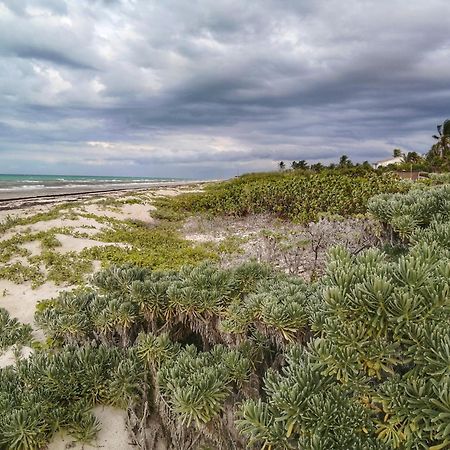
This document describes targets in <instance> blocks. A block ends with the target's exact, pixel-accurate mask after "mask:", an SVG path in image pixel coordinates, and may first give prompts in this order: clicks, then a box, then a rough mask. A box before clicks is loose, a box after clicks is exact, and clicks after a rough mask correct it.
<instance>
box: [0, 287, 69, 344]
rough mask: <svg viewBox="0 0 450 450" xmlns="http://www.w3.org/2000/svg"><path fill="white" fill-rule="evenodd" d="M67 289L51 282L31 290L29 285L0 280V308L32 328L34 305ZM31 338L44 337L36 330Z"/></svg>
mask: <svg viewBox="0 0 450 450" xmlns="http://www.w3.org/2000/svg"><path fill="white" fill-rule="evenodd" d="M67 289H69V288H64V287H61V286H56V285H55V284H54V283H51V282H47V283H45V284H43V285H42V286H39V287H38V288H36V289H32V288H31V284H30V283H23V284H15V283H12V282H11V281H8V280H0V306H1V307H2V308H5V309H6V310H7V311H8V312H9V314H10V316H11V317H15V318H16V319H18V320H19V321H20V322H22V323H28V324H30V325H32V326H34V312H35V310H36V304H37V303H38V302H39V301H40V300H45V299H49V298H53V297H57V296H58V294H59V293H60V292H61V291H64V290H67ZM3 293H5V294H6V295H3ZM33 336H34V337H35V338H36V339H43V337H44V336H43V333H42V331H40V330H38V329H36V328H35V330H34V332H33Z"/></svg>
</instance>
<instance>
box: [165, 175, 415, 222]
mask: <svg viewBox="0 0 450 450" xmlns="http://www.w3.org/2000/svg"><path fill="white" fill-rule="evenodd" d="M405 189H407V184H405V183H402V182H401V181H400V180H399V179H397V178H396V177H395V176H394V175H392V174H381V173H378V172H374V171H367V170H366V171H361V170H353V171H352V170H351V169H347V170H339V171H338V170H333V171H332V170H328V171H323V172H319V173H315V172H305V171H299V172H297V171H294V172H287V173H268V174H254V175H247V176H243V177H239V178H236V179H233V180H231V181H226V182H223V183H218V184H213V185H211V186H209V187H207V189H205V191H204V192H201V193H194V194H184V195H180V196H177V197H175V198H173V199H164V200H161V201H160V202H159V205H160V206H161V207H164V208H165V209H167V208H168V207H169V206H171V207H172V208H173V209H175V210H181V211H183V210H184V211H190V212H209V213H212V214H231V215H237V216H243V215H246V214H252V213H271V214H274V215H276V216H279V217H282V218H286V219H292V220H297V221H302V222H309V221H313V220H317V218H318V217H319V216H320V215H323V214H327V215H334V214H338V215H342V216H349V215H355V214H361V213H365V211H366V205H367V202H368V200H369V199H370V198H371V197H372V196H373V195H376V194H379V193H386V192H397V191H402V190H405Z"/></svg>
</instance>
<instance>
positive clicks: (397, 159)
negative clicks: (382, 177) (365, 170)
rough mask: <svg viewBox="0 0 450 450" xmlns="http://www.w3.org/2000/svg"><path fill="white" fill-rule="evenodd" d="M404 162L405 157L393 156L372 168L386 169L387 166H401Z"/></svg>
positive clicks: (374, 164) (376, 163)
mask: <svg viewBox="0 0 450 450" xmlns="http://www.w3.org/2000/svg"><path fill="white" fill-rule="evenodd" d="M403 161H404V160H403V156H397V157H393V156H391V157H390V158H387V159H382V160H381V161H377V162H375V163H373V164H372V166H373V168H374V169H378V168H379V167H386V166H389V165H390V164H400V163H402V162H403Z"/></svg>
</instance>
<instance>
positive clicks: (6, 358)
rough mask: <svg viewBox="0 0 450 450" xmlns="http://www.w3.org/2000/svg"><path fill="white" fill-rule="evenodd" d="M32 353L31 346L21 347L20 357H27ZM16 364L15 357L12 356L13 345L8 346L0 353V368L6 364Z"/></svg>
mask: <svg viewBox="0 0 450 450" xmlns="http://www.w3.org/2000/svg"><path fill="white" fill-rule="evenodd" d="M32 353H33V349H32V348H31V347H22V348H21V353H20V359H27V358H29V356H30V355H31V354H32ZM15 364H16V357H15V356H14V349H13V347H10V348H8V349H7V350H5V351H4V352H3V353H1V354H0V369H2V368H3V367H6V366H13V365H15Z"/></svg>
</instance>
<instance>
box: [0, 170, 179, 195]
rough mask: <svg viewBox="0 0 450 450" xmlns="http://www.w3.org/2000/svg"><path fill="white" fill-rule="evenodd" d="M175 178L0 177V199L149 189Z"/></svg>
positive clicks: (5, 175)
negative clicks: (122, 189)
mask: <svg viewBox="0 0 450 450" xmlns="http://www.w3.org/2000/svg"><path fill="white" fill-rule="evenodd" d="M177 181H180V182H182V181H187V180H183V179H179V178H154V177H106V176H83V175H81V176H75V175H7V174H0V199H6V198H19V197H34V196H41V195H54V194H65V193H75V192H95V191H103V190H105V191H106V190H115V189H121V188H124V189H133V188H145V187H151V186H152V185H155V184H164V183H171V182H177Z"/></svg>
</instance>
